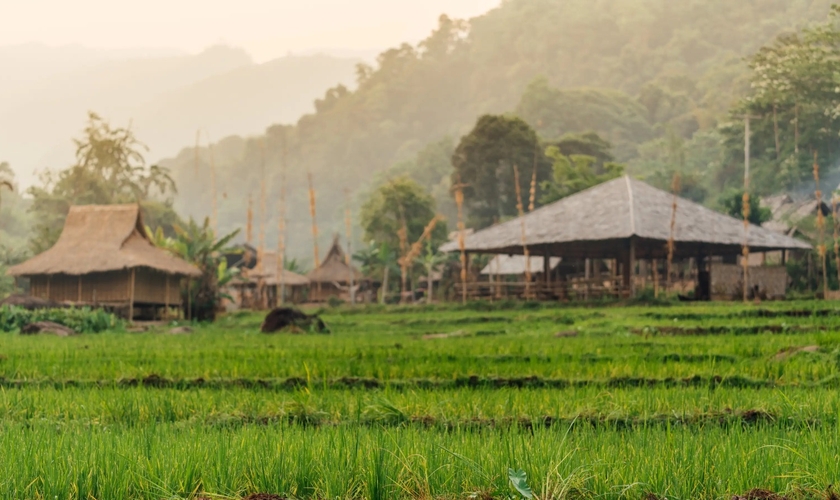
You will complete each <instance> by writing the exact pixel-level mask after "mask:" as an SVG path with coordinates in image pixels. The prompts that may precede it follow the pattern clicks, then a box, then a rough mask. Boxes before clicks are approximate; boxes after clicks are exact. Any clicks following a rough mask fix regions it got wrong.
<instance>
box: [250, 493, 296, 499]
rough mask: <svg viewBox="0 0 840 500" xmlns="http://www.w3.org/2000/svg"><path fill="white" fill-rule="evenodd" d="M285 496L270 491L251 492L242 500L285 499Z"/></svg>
mask: <svg viewBox="0 0 840 500" xmlns="http://www.w3.org/2000/svg"><path fill="white" fill-rule="evenodd" d="M286 498H287V497H281V496H280V495H274V494H272V493H251V494H250V495H248V496H247V497H245V498H243V499H242V500H286Z"/></svg>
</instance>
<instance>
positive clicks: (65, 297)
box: [9, 205, 201, 319]
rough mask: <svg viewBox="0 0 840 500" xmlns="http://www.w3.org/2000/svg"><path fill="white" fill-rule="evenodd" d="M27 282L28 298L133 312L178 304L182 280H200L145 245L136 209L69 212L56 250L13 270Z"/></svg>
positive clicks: (173, 258) (189, 269)
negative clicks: (25, 278) (28, 287)
mask: <svg viewBox="0 0 840 500" xmlns="http://www.w3.org/2000/svg"><path fill="white" fill-rule="evenodd" d="M9 274H10V275H12V276H15V277H27V278H29V279H30V295H32V296H34V297H38V298H41V299H45V300H49V301H53V302H59V303H73V304H83V305H96V306H107V307H111V308H113V309H115V310H117V311H120V312H122V313H123V314H125V315H126V316H127V317H129V318H132V319H133V318H134V316H135V312H136V311H138V310H140V309H143V310H145V311H150V310H157V309H161V308H168V307H169V306H173V305H180V302H181V292H180V291H181V279H182V278H186V277H198V276H201V272H200V271H199V270H198V269H197V268H196V267H195V266H193V265H192V264H189V263H188V262H186V261H184V260H182V259H180V258H178V257H176V256H174V255H172V254H171V253H169V252H167V251H165V250H162V249H160V248H157V247H155V246H154V245H153V244H152V243H151V241H149V238H148V235H147V234H146V228H145V227H144V225H143V220H142V217H141V215H140V207H139V206H138V205H85V206H74V207H70V212H69V213H68V214H67V219H66V221H65V223H64V229H63V230H62V232H61V236H59V238H58V241H57V242H56V243H55V245H54V246H53V247H52V248H50V249H49V250H47V251H46V252H43V253H41V254H38V255H36V256H35V257H33V258H31V259H29V260H27V261H26V262H23V263H21V264H18V265H16V266H13V267H11V268H10V269H9Z"/></svg>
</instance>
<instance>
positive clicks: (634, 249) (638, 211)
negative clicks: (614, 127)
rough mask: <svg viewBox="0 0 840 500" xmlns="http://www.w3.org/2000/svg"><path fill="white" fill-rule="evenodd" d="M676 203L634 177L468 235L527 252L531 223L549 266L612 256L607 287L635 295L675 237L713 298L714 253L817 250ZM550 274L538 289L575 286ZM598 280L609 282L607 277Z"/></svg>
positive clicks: (704, 294) (474, 246)
mask: <svg viewBox="0 0 840 500" xmlns="http://www.w3.org/2000/svg"><path fill="white" fill-rule="evenodd" d="M674 202H675V197H674V196H673V195H672V194H670V193H667V192H665V191H662V190H659V189H656V188H654V187H652V186H650V185H648V184H645V183H644V182H642V181H639V180H636V179H633V178H631V177H629V176H624V177H619V178H617V179H613V180H610V181H608V182H605V183H603V184H599V185H598V186H594V187H592V188H589V189H587V190H584V191H581V192H579V193H576V194H574V195H572V196H569V197H566V198H563V199H561V200H559V201H557V202H554V203H552V204H550V205H546V206H544V207H541V208H539V209H537V210H535V211H533V212H531V213H529V214H527V215H524V216H523V217H519V218H516V219H512V220H509V221H506V222H504V223H501V224H497V225H494V226H491V227H489V228H486V229H483V230H481V231H477V232H475V233H474V234H471V235H469V236H466V238H465V247H466V251H467V252H468V253H469V254H472V253H484V254H505V255H522V254H523V253H524V251H523V239H522V234H523V233H522V231H523V229H522V224H523V223H524V227H525V229H524V232H525V243H526V245H527V247H528V249H529V252H530V254H531V255H535V256H537V255H538V256H542V257H544V259H543V263H544V264H548V263H549V262H551V260H550V259H551V258H552V257H561V258H563V261H564V262H565V261H567V260H574V259H578V260H585V259H601V260H604V261H607V262H609V263H610V265H609V266H608V267H609V268H610V269H611V270H612V273H613V276H614V278H615V279H614V280H612V283H613V284H611V285H605V287H608V288H609V287H611V288H613V289H612V290H611V291H610V292H611V293H614V294H618V295H623V296H629V295H633V294H634V293H635V289H636V280H635V279H634V275H635V274H636V269H637V267H638V265H639V263H640V262H646V261H653V262H656V261H659V262H660V263H661V261H662V260H664V259H666V258H667V255H668V241H669V239H670V238H671V237H673V241H674V259H675V261H677V260H691V261H692V262H694V266H695V269H696V288H695V296H696V297H698V298H708V297H709V296H710V295H711V293H712V291H711V289H710V288H711V277H710V276H711V275H710V271H711V264H710V261H711V259H710V258H711V257H715V256H735V255H740V254H741V253H742V248H743V243H744V242H745V241H746V243H747V245H748V246H749V249H750V251H751V252H767V251H789V250H808V249H810V248H811V246H810V245H809V244H808V243H805V242H802V241H799V240H797V239H794V238H791V237H789V236H787V235H783V234H778V233H775V232H773V231H770V230H767V229H764V228H761V227H758V226H753V225H750V226H749V228H748V229H747V230H746V231H745V228H744V223H743V221H741V220H738V219H735V218H733V217H730V216H728V215H724V214H721V213H718V212H715V211H714V210H711V209H709V208H706V207H704V206H702V205H700V204H697V203H694V202H692V201H689V200H686V199H683V198H676V212H674V208H673V207H674ZM672 217H673V223H674V224H673V230H672V226H671V222H672ZM441 250H442V251H445V252H457V251H459V245H458V243H457V242H456V241H450V242H449V243H447V244H445V245H443V246H442V247H441ZM468 262H469V260H468ZM546 267H547V266H546ZM548 271H549V269H545V270H544V272H543V276H544V277H545V282H544V283H541V284H540V286H539V287H537V288H539V290H535V293H541V294H544V295H549V296H554V297H560V298H565V297H567V296H568V295H569V289H568V286H567V283H552V282H550V277H551V273H550V272H548ZM597 280H598V281H599V282H600V283H603V282H604V280H603V279H602V277H598V278H597ZM587 286H588V285H587ZM750 286H752V283H751V284H750Z"/></svg>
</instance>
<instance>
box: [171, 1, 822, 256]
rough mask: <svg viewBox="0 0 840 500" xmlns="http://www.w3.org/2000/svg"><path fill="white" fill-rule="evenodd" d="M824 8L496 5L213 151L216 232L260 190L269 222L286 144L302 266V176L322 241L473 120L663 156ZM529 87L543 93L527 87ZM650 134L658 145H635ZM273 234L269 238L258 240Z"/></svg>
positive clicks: (788, 4)
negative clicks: (393, 172)
mask: <svg viewBox="0 0 840 500" xmlns="http://www.w3.org/2000/svg"><path fill="white" fill-rule="evenodd" d="M830 4H831V0H750V1H744V2H731V1H729V0H702V1H701V0H686V1H681V2H674V1H673V0H599V1H591V0H566V1H563V2H558V1H556V0H507V1H505V2H502V4H501V6H499V7H498V8H495V9H493V10H491V11H490V12H488V13H487V14H485V15H483V16H479V17H476V18H474V19H471V20H470V21H469V22H468V23H465V22H459V21H455V20H451V19H448V18H445V17H443V18H441V22H440V25H439V26H438V28H437V29H436V30H435V31H434V32H433V33H431V34H430V35H429V37H428V38H427V39H426V40H424V41H422V42H421V43H420V44H418V45H417V46H412V45H409V44H403V45H401V46H399V47H394V48H392V49H389V50H387V51H384V52H383V53H381V54H380V55H379V57H378V58H377V61H376V64H375V65H371V66H365V67H362V68H361V69H360V71H359V72H358V79H357V88H356V89H355V90H351V89H348V88H345V87H343V86H336V87H334V88H332V89H330V90H329V91H328V92H327V93H326V94H324V95H323V97H321V98H320V99H319V100H318V101H317V102H316V105H315V112H314V113H309V114H307V115H305V116H304V117H302V118H301V119H300V120H299V121H298V122H297V123H296V124H295V125H294V126H287V127H280V126H277V127H272V128H269V129H268V131H267V133H266V134H265V135H261V136H254V137H249V138H245V139H239V140H228V141H225V142H224V144H228V145H230V147H231V149H230V150H225V148H224V147H223V145H222V144H221V143H220V144H219V145H218V146H217V148H216V150H215V153H216V154H217V155H218V156H217V157H216V166H217V169H218V177H219V183H218V185H219V186H224V189H225V195H226V196H225V197H224V198H222V197H221V196H220V201H219V204H220V206H219V213H220V221H219V222H220V228H221V229H222V230H225V231H228V230H232V229H234V228H239V227H242V226H243V225H244V221H245V214H246V212H247V208H246V207H247V203H248V202H247V200H248V197H249V196H258V193H259V192H260V189H259V186H260V183H261V182H263V181H265V182H267V184H268V186H269V200H271V201H270V202H269V203H270V205H269V206H268V213H267V219H268V220H267V222H266V227H268V228H275V227H277V225H276V216H275V214H276V209H275V208H274V206H275V201H274V200H276V198H277V196H278V193H279V188H280V184H281V183H280V178H281V174H280V172H281V168H280V165H281V164H282V162H281V155H280V151H281V150H282V143H283V141H284V140H288V142H289V148H288V149H289V156H288V157H289V171H288V182H289V190H288V192H289V196H290V199H289V200H288V206H289V211H288V218H289V223H288V227H289V235H290V241H289V242H288V248H289V250H290V252H291V255H290V256H294V257H305V256H307V255H308V254H309V253H310V251H309V250H308V249H310V248H311V241H310V238H309V237H307V236H306V235H307V234H309V227H308V225H309V215H308V209H307V207H308V203H307V200H306V182H307V180H306V177H307V175H306V174H307V173H311V174H313V178H314V180H315V189H316V191H317V193H318V200H319V201H318V220H319V225H320V226H321V231H320V234H321V235H322V238H323V241H322V242H321V243H322V246H323V245H324V244H325V243H326V241H327V239H328V238H329V237H330V236H331V234H332V233H333V232H341V231H342V227H343V224H342V221H343V211H344V207H345V206H346V204H347V201H348V197H347V195H345V191H349V192H350V199H351V200H352V203H353V204H357V203H358V202H359V200H360V198H361V197H363V196H364V194H365V193H366V192H367V191H368V190H369V189H370V188H371V186H372V184H373V183H375V181H376V179H377V176H378V175H381V174H382V173H383V172H387V171H388V169H389V168H392V167H393V166H394V165H395V164H397V163H400V162H406V161H408V162H411V161H413V158H414V157H415V156H416V155H417V154H418V152H420V151H422V150H423V148H424V147H425V146H426V145H428V144H430V143H435V142H437V141H440V140H441V139H443V138H445V137H451V138H453V139H455V140H456V141H457V139H458V138H459V137H460V136H461V135H463V134H465V133H466V132H468V131H469V129H470V127H472V125H473V124H474V123H475V120H476V118H477V117H478V116H480V115H481V114H483V113H512V112H516V111H519V112H521V113H523V114H528V115H529V116H528V117H527V118H526V119H530V120H533V121H534V122H533V123H531V125H532V126H533V127H535V128H536V129H537V130H538V131H539V132H540V134H542V135H543V137H544V138H545V139H548V140H551V139H555V138H557V137H558V136H560V135H562V134H565V133H574V132H582V130H573V129H571V128H572V127H584V126H585V127H587V128H590V129H592V130H594V131H596V132H598V133H601V134H602V135H603V136H605V137H607V138H609V139H610V140H612V141H614V142H615V143H616V144H618V145H619V146H620V150H619V151H617V152H618V153H619V154H620V160H621V161H633V160H634V159H636V158H637V157H639V156H640V155H641V154H642V152H644V153H645V154H648V155H650V150H651V149H654V150H655V151H656V154H660V153H659V151H660V150H662V149H663V148H665V149H667V146H668V144H667V143H668V141H664V142H663V139H662V138H663V137H665V136H666V135H668V134H670V135H668V137H673V141H671V142H675V141H688V140H690V139H691V138H693V137H695V136H697V137H705V136H706V135H708V134H709V133H710V132H713V131H714V130H715V128H716V127H717V124H718V123H720V121H721V120H722V119H725V118H726V112H727V110H728V109H729V107H730V106H731V105H732V104H733V103H734V102H735V101H736V100H737V99H738V98H740V97H741V96H742V95H744V92H745V91H746V89H747V88H748V85H747V83H748V82H747V77H748V69H747V66H746V63H745V61H744V57H746V56H748V55H750V54H751V53H753V52H754V51H755V50H757V49H758V48H759V47H761V46H762V45H764V44H766V43H768V42H769V41H771V40H772V39H773V38H774V37H775V36H777V35H779V34H782V33H785V32H790V31H792V30H796V29H799V28H801V27H802V26H805V25H808V24H811V23H814V22H820V21H823V20H825V19H826V15H827V13H828V10H829V6H830ZM538 79H541V80H539V81H541V82H542V83H541V85H540V86H536V87H535V86H534V85H531V84H532V83H534V82H536V81H538ZM336 83H338V82H336ZM599 117H600V118H599ZM704 134H706V135H704ZM284 138H285V139H284ZM656 140H659V141H660V142H663V144H658V143H653V144H652V145H651V147H646V148H642V146H644V145H645V144H649V143H651V141H656ZM712 142H714V141H712ZM190 144H191V141H185V142H184V146H185V147H188V146H189V145H190ZM698 144H700V143H698ZM263 148H264V149H263ZM705 149H708V148H705ZM263 150H264V151H265V156H264V155H263V153H262V151H263ZM206 153H207V152H206V151H204V153H203V154H204V156H205V162H206ZM711 153H714V151H711ZM219 158H228V160H219ZM263 158H265V164H266V168H265V174H263V164H264V163H263ZM163 163H164V164H166V165H167V166H169V167H170V168H171V169H172V170H173V172H174V174H175V177H176V178H177V179H178V180H179V181H180V182H179V189H180V194H179V197H178V199H177V200H176V206H177V207H178V209H179V210H180V211H181V212H182V213H183V214H184V215H193V216H196V217H204V216H206V215H208V214H209V207H210V206H211V197H210V190H209V189H208V188H209V185H208V183H207V182H206V181H204V180H202V181H200V182H190V180H191V179H193V178H194V169H195V167H194V155H193V154H192V152H191V149H187V150H185V151H182V152H181V154H179V155H178V156H177V157H175V158H172V159H171V160H167V161H165V162H163ZM427 187H428V186H427ZM274 235H275V232H274V231H270V230H269V232H268V236H267V240H268V241H269V242H271V241H272V240H274Z"/></svg>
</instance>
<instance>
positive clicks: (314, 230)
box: [307, 172, 321, 269]
mask: <svg viewBox="0 0 840 500" xmlns="http://www.w3.org/2000/svg"><path fill="white" fill-rule="evenodd" d="M307 179H308V180H309V215H311V216H312V249H313V252H314V253H315V269H317V268H319V267H321V258H320V256H319V252H318V219H317V217H316V215H315V188H314V187H313V185H312V172H309V173H308V174H307Z"/></svg>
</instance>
